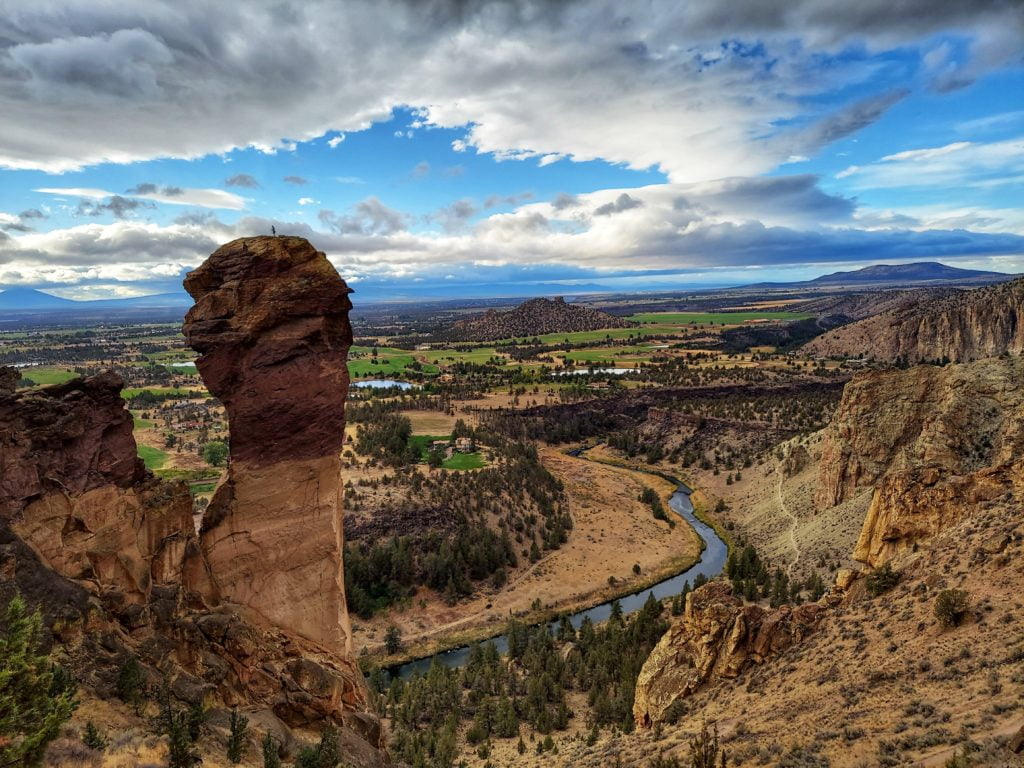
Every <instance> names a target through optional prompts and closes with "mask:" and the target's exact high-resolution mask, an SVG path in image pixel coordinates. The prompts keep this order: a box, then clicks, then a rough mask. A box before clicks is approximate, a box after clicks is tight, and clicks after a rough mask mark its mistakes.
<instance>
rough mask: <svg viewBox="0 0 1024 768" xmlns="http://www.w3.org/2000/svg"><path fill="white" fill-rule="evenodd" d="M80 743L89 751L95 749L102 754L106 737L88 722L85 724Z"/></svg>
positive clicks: (90, 721) (105, 746)
mask: <svg viewBox="0 0 1024 768" xmlns="http://www.w3.org/2000/svg"><path fill="white" fill-rule="evenodd" d="M82 743H83V744H85V746H87V747H88V748H89V749H95V750H97V751H99V752H102V751H103V750H104V749H106V748H107V737H106V736H104V735H103V732H102V731H100V729H99V728H97V727H96V725H95V724H94V723H93V721H92V720H89V721H87V722H86V724H85V731H84V732H83V733H82Z"/></svg>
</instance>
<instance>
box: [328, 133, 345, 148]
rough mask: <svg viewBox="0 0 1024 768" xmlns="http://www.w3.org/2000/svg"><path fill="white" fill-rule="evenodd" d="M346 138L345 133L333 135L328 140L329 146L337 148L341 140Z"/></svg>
mask: <svg viewBox="0 0 1024 768" xmlns="http://www.w3.org/2000/svg"><path fill="white" fill-rule="evenodd" d="M344 140H345V134H344V133H339V134H338V135H337V136H332V137H331V138H329V139H328V140H327V146H329V147H330V148H331V149H335V148H336V147H337V146H338V145H339V144H341V142H343V141H344Z"/></svg>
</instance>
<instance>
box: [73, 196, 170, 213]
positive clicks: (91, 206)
mask: <svg viewBox="0 0 1024 768" xmlns="http://www.w3.org/2000/svg"><path fill="white" fill-rule="evenodd" d="M153 207H154V205H153V204H152V203H147V202H145V201H143V200H136V199H133V198H125V197H121V196H120V195H113V196H112V197H111V198H110V199H108V200H107V201H106V202H103V203H98V202H93V201H92V200H83V201H82V202H80V203H79V204H78V207H77V208H76V209H75V213H76V215H78V216H102V215H104V214H106V213H109V214H111V215H113V217H114V218H115V219H124V218H127V217H128V215H129V214H131V213H133V212H134V211H137V210H138V209H139V208H153Z"/></svg>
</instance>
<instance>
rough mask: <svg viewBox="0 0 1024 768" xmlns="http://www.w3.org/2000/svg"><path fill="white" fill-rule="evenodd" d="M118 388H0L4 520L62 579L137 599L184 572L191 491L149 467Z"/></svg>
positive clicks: (110, 383)
mask: <svg viewBox="0 0 1024 768" xmlns="http://www.w3.org/2000/svg"><path fill="white" fill-rule="evenodd" d="M122 385H123V382H122V381H121V379H120V377H118V376H116V375H115V374H112V373H106V374H101V375H99V376H94V377H92V378H88V379H75V380H73V381H70V382H68V383H66V384H61V385H58V386H55V387H48V388H45V389H42V390H34V391H33V390H30V391H25V392H22V393H10V392H8V393H7V394H3V393H0V518H3V519H4V520H5V521H7V524H8V525H9V526H10V528H11V529H12V530H13V532H14V533H16V534H17V535H18V537H19V538H20V539H21V540H23V541H24V542H25V543H26V544H28V546H29V547H31V548H32V549H33V550H34V551H35V552H36V553H37V555H38V556H39V557H40V558H41V560H42V561H43V562H45V563H46V564H47V565H49V566H50V567H51V568H52V569H53V570H55V571H56V572H57V573H59V574H60V575H61V576H64V577H66V578H68V579H72V580H75V581H78V582H81V583H86V584H89V585H90V586H91V587H92V588H93V589H94V591H96V592H98V593H100V594H107V593H109V594H115V595H117V600H119V601H123V602H126V603H129V604H134V605H141V604H144V603H145V602H146V601H147V600H148V599H149V596H150V592H151V590H152V589H153V588H154V587H157V586H160V585H166V584H177V583H178V582H179V581H180V579H181V571H182V563H183V560H184V555H185V548H186V545H187V544H188V542H189V540H190V538H191V537H192V536H193V523H192V497H191V496H190V494H189V492H188V488H187V487H186V486H185V485H184V483H173V484H160V483H156V482H155V481H154V480H153V478H152V477H151V476H150V475H149V474H148V473H147V472H146V470H145V468H144V467H143V465H142V461H141V460H140V459H139V458H138V457H137V456H136V451H135V439H134V438H133V437H132V417H131V414H129V413H128V411H127V410H126V409H125V407H124V401H123V400H122V399H121V396H120V391H121V387H122Z"/></svg>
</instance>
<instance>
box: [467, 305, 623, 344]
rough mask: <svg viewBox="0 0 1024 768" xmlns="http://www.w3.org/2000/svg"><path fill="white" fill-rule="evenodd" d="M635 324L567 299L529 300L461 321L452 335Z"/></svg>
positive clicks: (481, 336) (491, 336) (475, 337)
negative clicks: (566, 301)
mask: <svg viewBox="0 0 1024 768" xmlns="http://www.w3.org/2000/svg"><path fill="white" fill-rule="evenodd" d="M635 326H636V323H634V322H633V321H631V320H626V319H625V318H622V317H616V316H615V315H609V314H608V313H607V312H601V311H600V310H597V309H591V308H590V307H584V306H580V305H576V304H566V303H565V299H563V298H562V297H558V298H556V299H530V300H529V301H525V302H523V303H522V304H520V305H519V306H518V307H516V308H515V309H510V310H508V311H505V312H499V311H497V310H495V309H489V310H488V311H487V312H485V313H484V314H483V315H481V316H480V317H474V318H470V319H468V320H460V321H459V322H457V323H455V325H454V326H453V327H452V334H451V335H452V337H453V338H455V339H459V340H463V341H496V340H498V339H512V338H521V337H529V336H541V335H543V334H545V333H578V332H580V331H600V330H604V329H605V328H632V327H635Z"/></svg>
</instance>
